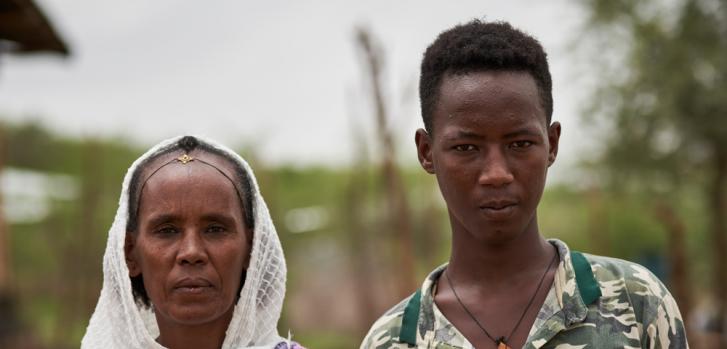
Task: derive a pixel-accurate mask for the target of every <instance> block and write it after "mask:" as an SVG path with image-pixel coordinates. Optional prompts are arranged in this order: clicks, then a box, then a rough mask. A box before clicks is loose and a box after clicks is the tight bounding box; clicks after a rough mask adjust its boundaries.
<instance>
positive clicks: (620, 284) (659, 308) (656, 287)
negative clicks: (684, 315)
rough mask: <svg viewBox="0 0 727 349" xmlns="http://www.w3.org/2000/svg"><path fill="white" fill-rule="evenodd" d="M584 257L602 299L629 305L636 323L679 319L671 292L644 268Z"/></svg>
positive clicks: (588, 256)
mask: <svg viewBox="0 0 727 349" xmlns="http://www.w3.org/2000/svg"><path fill="white" fill-rule="evenodd" d="M586 258H587V259H588V261H589V262H590V264H591V267H592V269H593V274H594V276H595V278H596V280H597V281H598V283H599V285H600V288H601V292H602V293H603V294H604V296H608V297H610V299H621V300H622V301H624V302H628V303H630V306H631V307H632V308H633V311H634V313H635V316H636V318H637V321H638V322H639V323H642V324H643V323H650V322H653V321H657V320H659V318H662V319H663V318H666V319H669V320H671V321H673V320H675V319H679V320H681V315H680V313H679V307H678V306H677V304H676V301H675V300H674V298H673V297H672V295H671V293H669V290H668V289H667V288H666V286H664V283H662V282H661V280H659V278H658V277H656V275H654V274H653V273H652V272H651V271H649V270H648V269H647V268H646V267H644V266H642V265H640V264H638V263H634V262H629V261H626V260H622V259H618V258H611V257H603V256H597V255H589V254H586ZM622 305H625V304H622Z"/></svg>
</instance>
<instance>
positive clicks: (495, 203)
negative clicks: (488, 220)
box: [480, 200, 517, 210]
mask: <svg viewBox="0 0 727 349" xmlns="http://www.w3.org/2000/svg"><path fill="white" fill-rule="evenodd" d="M515 205H517V201H515V200H491V201H487V202H485V203H483V204H481V205H480V208H481V209H488V210H502V209H506V208H508V207H512V206H515Z"/></svg>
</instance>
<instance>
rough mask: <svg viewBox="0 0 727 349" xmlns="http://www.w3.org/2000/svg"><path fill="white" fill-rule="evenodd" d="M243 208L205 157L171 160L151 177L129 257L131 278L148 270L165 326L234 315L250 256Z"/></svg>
mask: <svg viewBox="0 0 727 349" xmlns="http://www.w3.org/2000/svg"><path fill="white" fill-rule="evenodd" d="M201 156H207V157H208V158H209V157H210V156H212V155H209V154H205V155H201ZM228 172H229V171H228ZM242 212H243V211H242V207H241V204H240V199H239V198H238V196H237V192H236V190H235V187H234V186H233V184H232V183H231V182H230V180H229V179H227V178H226V177H225V176H223V175H222V174H220V173H219V172H218V171H217V170H216V169H215V168H213V167H211V166H209V165H207V164H203V163H202V162H200V161H191V162H189V163H187V164H181V163H177V162H174V163H171V164H168V165H166V166H164V167H163V168H161V169H160V170H159V171H158V172H156V173H155V174H154V175H153V176H152V177H151V178H149V179H148V181H147V182H146V185H145V186H144V188H143V191H142V193H141V197H140V203H139V229H138V233H136V235H135V237H134V238H132V239H131V241H127V263H128V265H129V272H130V275H131V276H137V275H142V277H143V279H144V286H145V288H146V292H147V294H148V295H149V298H150V299H151V302H152V303H153V304H154V310H155V314H156V316H157V322H159V323H160V326H161V325H162V324H165V325H173V324H184V325H192V324H202V323H210V322H213V321H223V320H222V319H226V321H229V318H230V317H231V314H232V310H233V306H234V303H235V300H236V297H237V293H238V291H239V287H240V284H241V282H242V280H241V278H242V271H243V269H245V268H247V264H248V258H249V255H250V241H249V239H248V237H249V236H251V235H250V232H248V231H247V228H246V227H245V223H244V220H243V216H242ZM127 236H129V235H127ZM127 238H128V237H127Z"/></svg>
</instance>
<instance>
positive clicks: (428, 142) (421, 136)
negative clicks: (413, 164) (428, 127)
mask: <svg viewBox="0 0 727 349" xmlns="http://www.w3.org/2000/svg"><path fill="white" fill-rule="evenodd" d="M414 142H415V143H416V145H417V156H418V157H419V164H421V165H422V168H423V169H424V171H427V172H428V173H431V174H433V173H434V162H433V161H432V139H431V137H430V135H429V133H427V131H425V130H424V129H422V128H420V129H418V130H417V132H416V133H415V134H414Z"/></svg>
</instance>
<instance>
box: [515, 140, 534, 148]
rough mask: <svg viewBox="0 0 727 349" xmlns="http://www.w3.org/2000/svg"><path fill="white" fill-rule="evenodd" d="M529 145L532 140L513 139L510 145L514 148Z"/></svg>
mask: <svg viewBox="0 0 727 349" xmlns="http://www.w3.org/2000/svg"><path fill="white" fill-rule="evenodd" d="M531 145H533V142H531V141H515V142H512V145H511V147H512V148H515V149H524V148H527V147H530V146H531Z"/></svg>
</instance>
